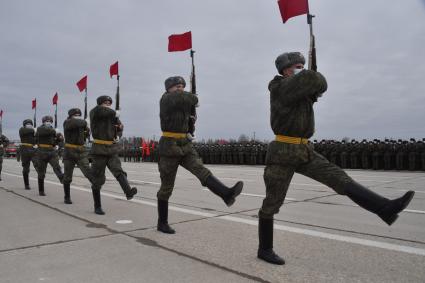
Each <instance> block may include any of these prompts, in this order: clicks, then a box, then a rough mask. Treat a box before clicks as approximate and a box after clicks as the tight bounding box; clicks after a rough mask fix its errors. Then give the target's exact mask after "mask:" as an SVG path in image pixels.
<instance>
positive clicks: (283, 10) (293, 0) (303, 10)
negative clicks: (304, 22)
mask: <svg viewBox="0 0 425 283" xmlns="http://www.w3.org/2000/svg"><path fill="white" fill-rule="evenodd" d="M277 4H278V5H279V10H280V15H281V16H282V20H283V22H284V23H286V21H287V20H289V19H290V18H292V17H295V16H299V15H304V14H308V0H279V1H277Z"/></svg>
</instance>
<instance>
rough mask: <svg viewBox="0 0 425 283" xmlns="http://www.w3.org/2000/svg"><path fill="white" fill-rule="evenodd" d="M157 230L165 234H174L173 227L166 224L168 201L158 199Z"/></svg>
mask: <svg viewBox="0 0 425 283" xmlns="http://www.w3.org/2000/svg"><path fill="white" fill-rule="evenodd" d="M157 230H158V231H161V232H163V233H166V234H174V233H176V231H174V229H173V228H171V227H170V225H168V201H166V200H160V199H158V226H157Z"/></svg>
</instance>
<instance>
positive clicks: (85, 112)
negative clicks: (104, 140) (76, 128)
mask: <svg viewBox="0 0 425 283" xmlns="http://www.w3.org/2000/svg"><path fill="white" fill-rule="evenodd" d="M84 120H87V85H86V89H85V95H84Z"/></svg>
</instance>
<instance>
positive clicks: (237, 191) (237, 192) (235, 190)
mask: <svg viewBox="0 0 425 283" xmlns="http://www.w3.org/2000/svg"><path fill="white" fill-rule="evenodd" d="M242 189H243V182H242V181H239V182H237V183H236V184H235V185H234V186H233V187H232V188H231V190H232V191H233V192H232V194H231V195H230V196H229V197H227V198H226V199H224V202H225V203H226V205H227V206H228V207H230V206H232V205H233V204H234V203H235V201H236V197H237V196H238V195H240V194H241V192H242Z"/></svg>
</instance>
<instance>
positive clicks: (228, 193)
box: [206, 175, 243, 206]
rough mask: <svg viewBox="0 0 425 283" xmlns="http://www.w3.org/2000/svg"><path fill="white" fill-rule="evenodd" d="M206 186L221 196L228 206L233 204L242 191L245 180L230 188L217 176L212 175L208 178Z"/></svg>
mask: <svg viewBox="0 0 425 283" xmlns="http://www.w3.org/2000/svg"><path fill="white" fill-rule="evenodd" d="M206 186H207V188H208V189H210V191H211V192H213V193H214V194H216V195H218V196H219V197H221V198H222V199H223V201H224V202H225V203H226V205H227V206H231V205H232V204H233V203H234V202H235V199H236V197H237V196H238V195H239V194H240V193H241V192H242V188H243V182H242V181H239V182H237V183H236V184H235V185H234V186H233V187H231V188H228V187H226V186H225V185H224V184H223V183H222V182H220V180H218V179H217V178H216V177H214V176H213V175H210V176H208V178H207V181H206Z"/></svg>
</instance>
